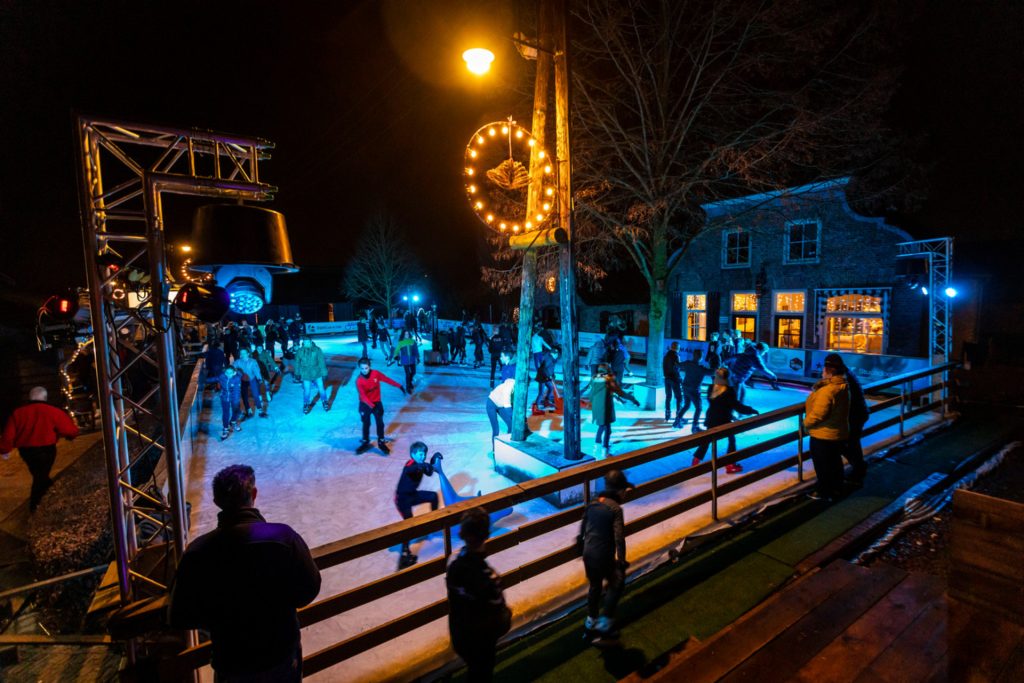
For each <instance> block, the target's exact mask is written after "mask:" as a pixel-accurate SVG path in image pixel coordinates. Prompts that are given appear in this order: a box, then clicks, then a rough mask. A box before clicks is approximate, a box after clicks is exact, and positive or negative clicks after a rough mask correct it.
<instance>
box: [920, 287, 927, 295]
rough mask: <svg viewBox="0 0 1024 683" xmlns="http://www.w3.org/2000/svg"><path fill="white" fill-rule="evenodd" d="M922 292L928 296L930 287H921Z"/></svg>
mask: <svg viewBox="0 0 1024 683" xmlns="http://www.w3.org/2000/svg"><path fill="white" fill-rule="evenodd" d="M921 293H922V294H924V295H925V296H928V288H927V287H921Z"/></svg>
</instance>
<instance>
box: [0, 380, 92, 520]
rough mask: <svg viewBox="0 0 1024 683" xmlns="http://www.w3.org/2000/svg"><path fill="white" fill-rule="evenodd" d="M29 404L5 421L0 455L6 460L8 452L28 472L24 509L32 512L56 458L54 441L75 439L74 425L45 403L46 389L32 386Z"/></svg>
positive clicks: (60, 412)
mask: <svg viewBox="0 0 1024 683" xmlns="http://www.w3.org/2000/svg"><path fill="white" fill-rule="evenodd" d="M28 398H29V402H28V403H27V404H25V405H23V406H21V407H20V408H18V409H16V410H15V411H14V413H13V414H12V415H11V417H10V419H8V420H7V425H6V426H5V427H4V432H3V436H2V437H0V453H3V454H4V457H5V458H6V457H7V454H8V453H10V452H11V450H12V449H14V448H17V449H18V455H20V456H21V459H22V460H24V461H25V464H26V465H28V471H29V472H31V473H32V495H31V497H30V498H29V502H28V509H29V511H30V512H35V510H36V508H37V507H38V506H39V501H40V500H42V498H43V494H44V493H46V489H48V488H50V485H51V484H53V480H52V479H50V469H51V468H52V467H53V463H54V461H55V460H56V459H57V439H59V438H61V437H64V438H65V439H67V440H68V441H70V440H71V439H74V438H75V437H76V436H78V426H77V425H75V423H74V422H73V421H72V420H71V418H70V417H68V414H67V413H65V412H64V411H63V410H61V409H60V408H56V407H54V406H51V405H50V404H49V403H47V402H46V389H45V388H43V387H33V388H32V390H31V391H29V392H28Z"/></svg>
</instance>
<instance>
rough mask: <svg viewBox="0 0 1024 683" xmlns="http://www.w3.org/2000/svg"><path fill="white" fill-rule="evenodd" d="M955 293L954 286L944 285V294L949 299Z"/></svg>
mask: <svg viewBox="0 0 1024 683" xmlns="http://www.w3.org/2000/svg"><path fill="white" fill-rule="evenodd" d="M956 295H957V291H956V287H946V296H948V297H949V298H950V299H952V298H953V297H955V296H956Z"/></svg>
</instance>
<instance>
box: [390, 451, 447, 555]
mask: <svg viewBox="0 0 1024 683" xmlns="http://www.w3.org/2000/svg"><path fill="white" fill-rule="evenodd" d="M426 460H427V444H425V443H423V442H422V441H417V442H415V443H413V445H412V446H410V447H409V459H408V460H407V461H406V463H405V467H403V468H402V474H401V475H400V476H399V477H398V486H396V487H395V507H396V508H397V509H398V514H399V515H401V516H402V519H409V518H410V517H412V509H413V507H415V506H417V505H420V504H421V503H430V509H431V510H436V509H437V506H438V499H437V493H436V492H435V491H420V482H422V481H423V477H424V476H428V477H430V476H433V475H434V467H435V466H436V465H437V463H438V462H439V461H441V460H444V456H443V455H441V454H440V453H434V455H433V457H431V458H430V462H427V461H426ZM402 564H403V565H404V566H406V567H410V566H412V565H414V564H416V556H415V555H413V554H412V551H410V550H409V541H402Z"/></svg>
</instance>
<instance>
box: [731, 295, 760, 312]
mask: <svg viewBox="0 0 1024 683" xmlns="http://www.w3.org/2000/svg"><path fill="white" fill-rule="evenodd" d="M732 310H734V311H756V310H757V294H755V293H754V292H733V295H732Z"/></svg>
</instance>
